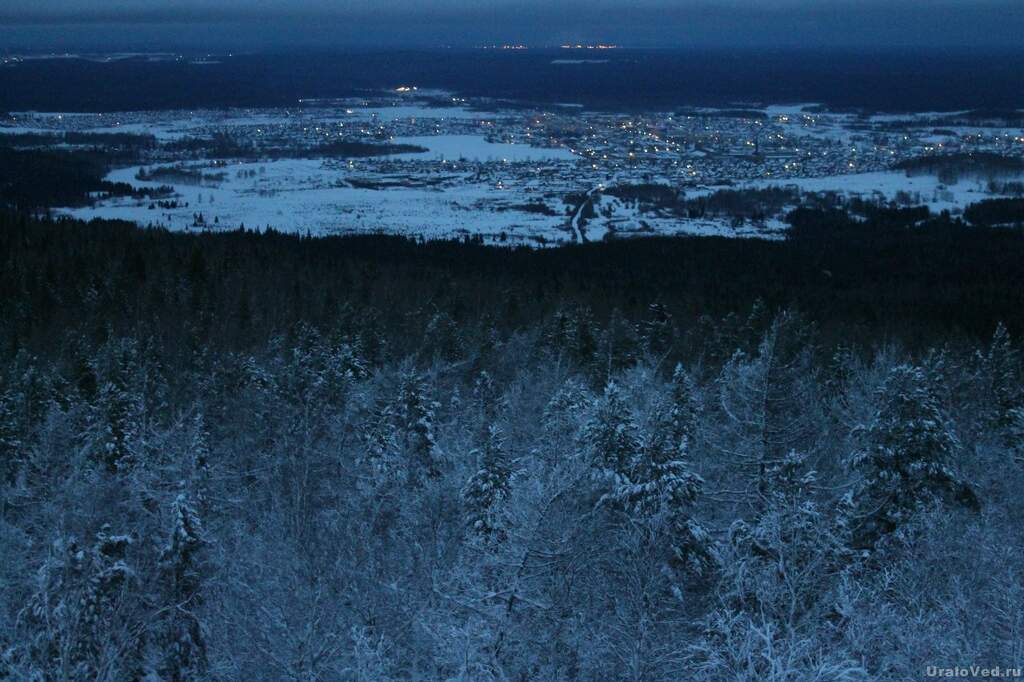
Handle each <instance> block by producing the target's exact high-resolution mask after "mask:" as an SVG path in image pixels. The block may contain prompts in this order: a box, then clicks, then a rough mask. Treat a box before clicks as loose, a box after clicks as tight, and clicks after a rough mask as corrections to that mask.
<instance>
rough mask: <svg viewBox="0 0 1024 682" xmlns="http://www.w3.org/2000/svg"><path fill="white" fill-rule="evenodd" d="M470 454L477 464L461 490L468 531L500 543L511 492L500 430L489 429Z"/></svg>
mask: <svg viewBox="0 0 1024 682" xmlns="http://www.w3.org/2000/svg"><path fill="white" fill-rule="evenodd" d="M472 456H473V457H475V458H476V459H477V461H478V462H479V465H478V469H477V472H476V473H475V474H473V475H472V476H470V478H469V481H467V482H466V485H465V487H464V488H463V489H462V500H463V503H464V504H465V509H466V520H467V522H468V525H469V528H470V531H471V532H472V533H473V534H474V535H475V536H476V537H478V538H480V539H481V540H483V541H484V542H495V543H500V542H503V541H504V540H505V539H506V538H507V537H508V530H507V526H508V519H507V514H506V510H505V508H504V504H505V502H506V501H507V500H508V498H509V495H510V494H511V483H512V469H511V466H510V464H509V462H508V458H507V456H506V454H505V443H504V440H503V439H502V435H501V430H500V429H499V428H498V427H496V426H491V427H490V428H488V430H487V434H486V438H485V442H484V445H483V448H482V449H480V450H474V451H473V453H472Z"/></svg>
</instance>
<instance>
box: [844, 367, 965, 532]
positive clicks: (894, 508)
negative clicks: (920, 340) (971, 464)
mask: <svg viewBox="0 0 1024 682" xmlns="http://www.w3.org/2000/svg"><path fill="white" fill-rule="evenodd" d="M880 393H881V395H880V396H879V404H878V408H877V410H876V412H875V416H874V419H873V421H872V423H871V424H869V425H868V426H867V428H866V429H864V433H863V436H864V439H865V441H866V447H865V448H864V449H863V450H861V451H860V452H857V453H856V454H855V455H854V457H853V458H852V464H853V466H854V468H855V469H857V470H859V471H860V472H861V473H862V475H863V479H862V480H861V482H860V485H859V487H858V489H857V494H856V498H857V500H858V519H859V523H858V524H857V525H858V528H856V529H855V530H856V533H857V536H858V539H857V542H858V544H859V545H860V546H871V545H873V544H874V542H875V541H877V540H878V539H879V538H880V537H881V536H883V535H885V534H887V533H891V532H893V531H895V530H897V529H898V528H899V527H900V526H901V525H903V524H904V523H906V522H907V521H908V520H909V518H910V517H911V516H912V514H913V513H914V512H915V511H916V510H918V509H921V508H922V507H925V506H928V505H931V504H933V503H936V502H939V501H942V500H955V501H957V502H959V503H961V504H964V505H967V506H969V507H975V508H976V507H977V506H978V500H977V497H976V496H975V493H974V491H973V489H972V488H971V487H970V486H969V485H968V484H967V483H966V482H965V481H964V480H963V479H962V478H961V477H960V475H959V473H958V472H957V471H956V469H955V464H956V459H957V457H958V455H959V451H960V444H959V441H958V440H957V437H956V435H955V434H954V433H953V430H952V426H951V424H950V422H949V420H948V419H947V418H946V416H945V415H944V414H943V411H942V409H941V407H940V405H939V401H938V399H937V398H936V397H935V395H934V393H933V392H932V391H931V389H930V387H929V382H928V378H927V377H926V375H925V373H924V371H923V370H922V369H921V368H920V367H913V366H909V365H900V366H898V367H895V368H893V370H892V371H891V372H890V373H889V377H888V378H887V379H886V381H885V384H884V385H883V387H882V389H881V391H880Z"/></svg>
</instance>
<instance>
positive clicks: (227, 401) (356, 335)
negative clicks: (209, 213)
mask: <svg viewBox="0 0 1024 682" xmlns="http://www.w3.org/2000/svg"><path fill="white" fill-rule="evenodd" d="M794 220H795V221H796V222H797V223H798V225H797V228H796V229H795V230H794V234H793V237H792V238H791V239H790V240H788V241H787V242H783V243H765V242H759V241H728V240H713V239H707V240H701V239H677V240H673V239H649V240H640V241H636V242H621V243H612V244H599V245H587V246H580V247H570V248H565V249H557V250H549V251H529V250H500V249H493V248H485V247H482V246H479V245H476V244H461V243H430V244H422V245H421V244H415V243H413V242H410V241H407V240H403V239H400V238H395V237H360V238H347V239H303V238H299V237H294V236H283V235H277V234H264V235H258V234H252V233H229V234H195V235H182V234H169V233H165V232H159V231H142V230H137V229H135V228H133V227H130V226H126V225H112V224H99V223H96V224H91V225H84V224H81V223H75V222H57V223H53V222H48V221H37V220H32V219H29V218H26V217H23V216H18V215H5V216H3V217H2V218H0V223H2V225H0V263H2V268H0V333H2V337H0V341H2V345H0V378H2V381H3V383H2V387H0V464H2V483H0V485H2V488H0V490H2V498H0V555H2V556H3V557H4V560H3V561H2V562H0V585H2V587H0V622H2V623H3V624H4V625H3V626H2V627H0V677H3V676H5V675H6V676H7V677H8V678H10V679H74V680H136V679H148V680H157V679H160V680H204V679H215V680H236V679H254V680H255V679H267V680H280V679H295V680H299V679H301V680H321V679H322V680H581V681H582V680H620V679H621V680H665V681H668V680H680V679H686V680H777V681H782V680H809V679H820V680H903V679H917V678H919V677H920V676H921V675H922V674H923V671H924V670H925V668H926V667H927V666H929V665H939V666H942V665H944V664H951V662H955V663H957V664H959V665H971V664H978V665H983V666H996V665H1005V666H1009V665H1019V664H1020V663H1021V661H1020V656H1021V649H1020V643H1021V641H1022V633H1024V621H1022V616H1021V613H1022V609H1021V607H1022V606H1024V567H1022V565H1021V563H1020V561H1019V557H1020V556H1021V553H1022V551H1024V538H1022V536H1021V533H1020V528H1021V524H1022V522H1024V518H1022V514H1024V512H1022V509H1021V506H1020V504H1019V491H1020V489H1021V485H1022V484H1024V395H1022V393H1021V389H1020V386H1021V358H1020V355H1019V350H1018V344H1017V343H1016V338H1017V335H1018V334H1019V333H1020V332H1021V331H1022V322H1024V320H1022V313H1021V311H1022V309H1024V308H1022V306H1021V303H1022V301H1021V297H1022V296H1024V294H1022V287H1021V286H1020V283H1021V274H1022V270H1024V266H1022V265H1021V263H1022V260H1021V256H1022V255H1024V241H1022V238H1021V235H1020V234H1018V233H1017V232H1013V231H1005V230H1003V231H1001V230H978V229H973V228H968V227H965V226H963V225H961V224H959V223H955V222H949V221H944V220H941V219H940V220H935V221H931V222H930V223H929V224H926V225H918V226H917V227H909V226H908V225H907V224H905V223H902V222H901V218H900V216H899V215H879V216H877V217H876V219H875V220H873V221H869V222H868V223H858V224H856V225H853V224H851V223H850V222H849V221H848V220H845V219H844V218H843V216H839V215H831V214H810V215H809V214H804V215H802V216H796V217H794ZM915 224H916V223H915ZM1000 322H1002V323H1003V324H1000Z"/></svg>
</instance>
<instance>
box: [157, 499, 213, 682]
mask: <svg viewBox="0 0 1024 682" xmlns="http://www.w3.org/2000/svg"><path fill="white" fill-rule="evenodd" d="M171 519H172V523H173V527H172V529H171V536H170V539H169V540H168V543H167V546H166V547H165V548H164V550H163V552H162V553H161V555H160V572H161V587H162V595H161V597H162V605H163V609H162V611H161V613H162V614H163V626H162V630H161V632H160V637H159V663H158V670H159V676H160V679H162V680H169V681H171V682H185V681H186V680H194V679H197V678H199V677H201V676H202V675H203V674H205V672H206V668H207V652H206V636H205V632H204V628H203V625H202V622H201V620H200V618H199V616H198V611H199V609H200V608H201V607H202V605H203V598H204V595H203V583H202V576H203V563H204V556H203V555H204V551H205V547H206V540H205V538H204V535H203V528H202V524H201V523H200V520H199V515H198V514H197V513H196V511H195V509H194V508H193V506H192V504H191V503H190V501H189V500H188V497H187V496H186V495H185V494H184V493H183V494H180V495H178V497H177V498H176V499H175V500H174V504H173V505H172V507H171Z"/></svg>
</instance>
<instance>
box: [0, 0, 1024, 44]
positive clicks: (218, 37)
mask: <svg viewBox="0 0 1024 682" xmlns="http://www.w3.org/2000/svg"><path fill="white" fill-rule="evenodd" d="M1021 36H1024V0H617V1H614V0H588V1H585V2H584V1H582V0H519V1H518V2H510V1H508V0H419V1H414V0H3V2H2V4H0V52H2V51H4V50H5V49H7V50H10V49H27V48H32V47H38V48H42V49H53V48H68V49H70V48H85V47H90V48H96V49H124V48H140V47H151V48H158V47H182V48H185V47H206V48H208V49H211V50H213V49H260V48H275V47H287V46H304V47H324V46H337V47H344V46H374V45H380V46H397V45H417V46H441V45H451V46H472V45H480V44H486V43H502V42H525V43H530V44H558V43H561V42H581V41H601V42H615V43H620V44H624V45H636V46H652V47H654V46H657V47H686V46H729V47H747V46H751V47H754V46H757V47H761V46H787V47H790V46H801V45H807V46H818V45H841V46H877V47H904V46H930V47H946V46H967V47H1007V46H1011V47H1012V46H1019V44H1020V43H1021V42H1022V41H1021Z"/></svg>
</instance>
